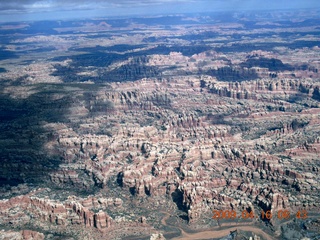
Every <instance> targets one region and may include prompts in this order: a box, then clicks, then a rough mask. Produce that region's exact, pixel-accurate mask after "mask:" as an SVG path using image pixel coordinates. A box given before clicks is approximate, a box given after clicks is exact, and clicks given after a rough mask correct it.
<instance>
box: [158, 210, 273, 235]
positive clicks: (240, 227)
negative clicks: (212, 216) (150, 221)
mask: <svg viewBox="0 0 320 240" xmlns="http://www.w3.org/2000/svg"><path fill="white" fill-rule="evenodd" d="M162 213H164V214H165V216H164V217H163V218H162V220H161V223H162V224H163V225H167V223H166V221H167V219H168V218H169V217H170V214H169V213H167V212H162ZM229 224H230V223H229ZM229 224H222V227H227V226H228V225H229ZM171 227H172V226H171ZM176 228H177V229H179V230H180V231H181V235H182V236H179V237H176V238H173V239H172V240H197V239H198V240H200V239H212V238H221V237H225V236H227V235H228V234H230V232H231V231H234V230H237V229H238V230H242V231H248V232H253V233H255V234H258V235H260V236H262V237H263V238H264V239H267V240H274V239H275V238H274V237H272V236H270V235H269V234H267V233H266V232H264V231H263V230H261V229H260V228H258V227H254V226H250V225H238V226H234V225H233V226H230V227H229V228H226V229H223V230H219V229H217V230H205V231H200V232H196V233H186V232H185V231H184V230H183V229H182V228H180V227H176ZM216 228H217V227H214V228H213V229H216Z"/></svg>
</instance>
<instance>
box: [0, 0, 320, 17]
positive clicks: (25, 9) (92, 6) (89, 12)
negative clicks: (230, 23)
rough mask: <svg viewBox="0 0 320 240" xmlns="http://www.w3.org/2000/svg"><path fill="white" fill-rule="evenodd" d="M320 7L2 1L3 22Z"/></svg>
mask: <svg viewBox="0 0 320 240" xmlns="http://www.w3.org/2000/svg"><path fill="white" fill-rule="evenodd" d="M301 8H303V9H305V8H312V9H315V8H320V0H0V21H1V22H4V21H5V22H11V21H20V20H22V21H27V20H31V21H33V20H46V19H48V20H49V19H71V18H80V17H82V18H83V17H85V18H87V17H108V16H124V15H152V14H171V13H190V12H210V11H221V10H264V9H301Z"/></svg>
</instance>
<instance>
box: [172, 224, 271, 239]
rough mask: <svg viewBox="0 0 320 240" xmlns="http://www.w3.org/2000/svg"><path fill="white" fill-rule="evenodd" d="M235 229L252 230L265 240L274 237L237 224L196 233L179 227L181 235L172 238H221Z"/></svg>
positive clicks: (254, 228) (257, 229) (256, 229)
mask: <svg viewBox="0 0 320 240" xmlns="http://www.w3.org/2000/svg"><path fill="white" fill-rule="evenodd" d="M236 229H238V230H242V231H249V232H253V233H255V234H258V235H260V236H262V237H263V238H264V239H267V240H273V239H275V238H273V237H272V236H270V235H269V234H267V233H265V232H264V231H262V230H261V229H259V228H256V227H252V226H237V227H231V228H228V229H224V230H213V231H203V232H198V233H186V232H184V231H183V230H182V229H181V228H180V230H181V232H182V236H181V237H177V238H173V240H196V239H198V240H199V239H212V238H221V237H225V236H227V235H228V234H230V231H234V230H236Z"/></svg>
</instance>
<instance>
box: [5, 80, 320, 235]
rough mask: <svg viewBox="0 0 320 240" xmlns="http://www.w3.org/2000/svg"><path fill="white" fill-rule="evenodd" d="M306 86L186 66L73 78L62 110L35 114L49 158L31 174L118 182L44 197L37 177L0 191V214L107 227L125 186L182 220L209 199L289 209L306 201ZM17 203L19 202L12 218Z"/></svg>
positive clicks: (311, 124)
mask: <svg viewBox="0 0 320 240" xmlns="http://www.w3.org/2000/svg"><path fill="white" fill-rule="evenodd" d="M200 86H202V88H201V87H200ZM221 89H222V90H221ZM316 89H317V86H316V85H314V84H309V85H308V84H307V83H305V82H302V81H298V80H291V81H284V80H278V81H271V80H257V81H251V82H241V83H222V82H217V81H215V80H214V79H213V78H210V77H202V78H199V77H193V76H190V77H184V78H171V79H165V80H161V81H159V80H141V81H137V82H134V83H121V84H120V83H115V84H112V86H111V88H110V87H108V88H107V87H101V88H99V89H98V91H94V92H90V91H88V90H81V89H79V88H76V89H75V90H74V94H73V96H71V99H70V101H69V105H68V109H69V111H68V112H67V113H66V114H65V115H64V118H65V119H66V120H65V121H64V122H60V123H57V122H49V121H47V122H41V123H42V126H41V129H43V132H44V133H43V134H48V133H51V134H50V137H48V138H47V139H46V143H45V144H44V145H43V146H42V147H43V149H44V150H45V151H46V154H47V155H48V156H60V160H59V166H58V167H57V168H56V169H55V168H51V170H50V171H49V172H48V174H47V175H46V176H42V175H39V176H40V177H41V180H42V181H46V182H47V183H50V184H51V185H52V186H54V187H56V188H65V187H68V188H70V189H72V188H77V189H78V190H79V191H80V190H81V191H85V192H86V191H87V192H90V191H94V192H99V191H105V192H109V193H108V194H109V195H110V194H111V190H112V189H117V188H118V189H119V190H120V191H122V194H124V195H122V197H118V198H117V197H111V195H110V197H109V198H104V197H103V196H101V197H97V196H94V197H87V198H79V197H72V196H69V197H67V195H65V196H66V198H64V199H61V200H57V199H56V200H53V199H48V198H43V197H41V196H42V195H43V194H42V195H41V191H44V190H41V189H39V190H38V192H34V193H29V194H27V195H22V196H17V197H13V198H9V199H7V200H2V201H1V202H0V209H1V211H0V215H1V219H2V220H1V224H5V223H7V222H11V224H13V225H17V226H23V225H25V224H27V223H32V224H33V225H34V226H36V227H37V228H38V229H41V228H43V227H44V226H45V225H50V226H51V225H52V226H56V227H57V229H59V228H60V229H62V228H63V229H65V228H67V227H69V226H78V227H80V226H83V227H84V228H86V229H89V230H88V231H90V229H98V230H99V231H100V233H101V234H108V233H109V232H112V231H114V230H112V229H117V226H120V225H119V223H118V222H117V221H116V220H115V219H116V218H115V215H114V214H115V213H114V212H113V211H117V210H116V209H122V210H121V211H123V208H122V207H121V206H122V204H123V203H125V204H128V203H129V200H128V199H129V198H133V199H143V198H145V197H148V198H149V199H159V198H161V197H163V196H166V200H165V201H167V202H168V204H176V208H178V209H181V210H182V211H184V212H185V214H187V217H188V221H189V222H197V221H198V220H199V219H200V218H201V217H203V216H204V215H206V214H207V213H210V211H211V210H213V209H226V210H230V209H233V210H235V211H238V212H240V213H241V211H242V210H244V209H252V210H253V211H257V212H258V211H259V209H262V210H264V211H267V210H272V211H276V210H281V209H289V210H290V211H295V210H297V209H299V208H300V207H301V205H302V204H303V206H304V207H305V208H306V209H308V210H309V211H310V212H311V211H317V210H318V207H319V206H317V204H316V203H317V202H318V200H319V199H318V197H319V196H318V195H317V190H319V186H318V184H317V182H318V175H319V174H318V173H319V166H318V163H317V161H316V159H317V156H318V155H319V152H320V140H319V137H318V136H319V133H320V120H319V116H320V111H319V110H318V108H310V109H307V107H304V106H303V105H301V102H305V106H306V105H307V104H308V105H317V104H318V102H317V101H316V99H314V97H313V92H314V91H316ZM232 92H234V93H236V94H231V93H232ZM246 94H247V95H246ZM243 95H244V96H243ZM245 96H247V97H245ZM75 98H76V99H83V101H75V100H73V99H75ZM292 99H296V100H292ZM79 116H81V118H79ZM40 136H41V135H40ZM6 167H7V168H6ZM10 167H11V166H10V165H3V167H2V171H3V172H4V173H6V172H9V168H10ZM35 171H36V169H30V172H29V174H33V172H35ZM4 176H6V175H4ZM7 176H10V175H7ZM22 179H24V181H26V182H28V179H29V178H28V177H24V178H22ZM116 186H117V187H116ZM108 194H106V195H108ZM114 196H115V195H114ZM110 206H112V207H111V208H110ZM126 206H127V205H126ZM17 208H19V209H21V210H22V209H23V212H24V214H22V215H21V214H20V213H19V214H20V215H19V221H17V217H18V216H17V215H16V214H15V213H14V211H15V209H17ZM109 208H110V209H109ZM108 209H109V210H108ZM19 212H20V211H19ZM107 212H111V213H112V214H111V215H113V216H110V215H109V214H108V213H107ZM275 221H276V220H272V221H271V223H273V224H274V222H275ZM135 224H136V225H135V227H138V226H139V223H135ZM71 229H73V227H72V228H71ZM70 231H71V230H70ZM72 231H73V230H72ZM7 234H13V233H9V232H8V233H7ZM15 234H22V233H15ZM40 235H41V234H40ZM40 235H39V239H41V236H40Z"/></svg>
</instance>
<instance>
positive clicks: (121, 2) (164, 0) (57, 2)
mask: <svg viewBox="0 0 320 240" xmlns="http://www.w3.org/2000/svg"><path fill="white" fill-rule="evenodd" d="M201 1H202V0H199V1H198V2H201ZM191 2H195V1H194V0H108V1H105V0H93V1H89V0H13V1H8V0H0V11H1V10H2V11H4V10H11V11H43V10H57V9H60V10H64V9H69V10H71V9H95V8H96V7H100V8H109V7H113V8H125V7H141V6H152V5H160V4H170V3H191Z"/></svg>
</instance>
